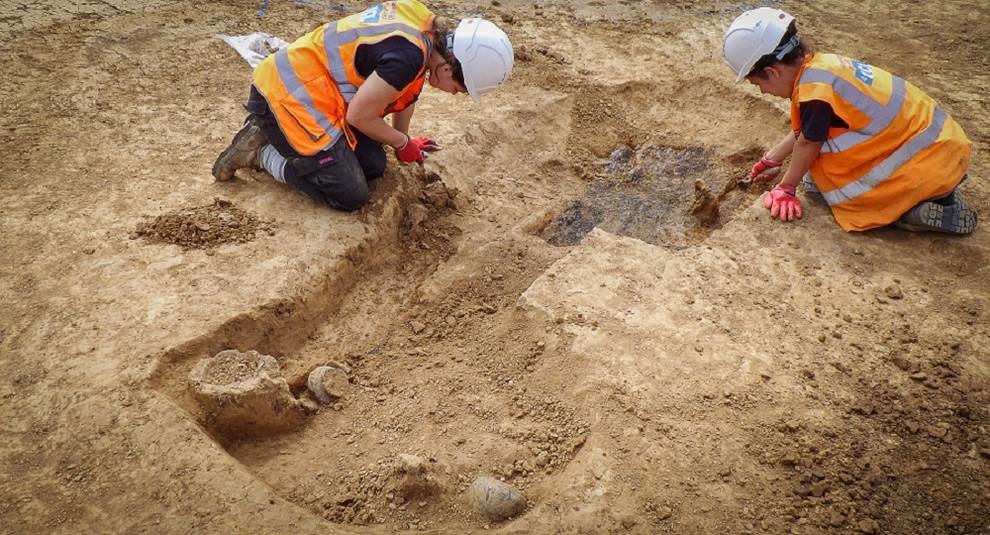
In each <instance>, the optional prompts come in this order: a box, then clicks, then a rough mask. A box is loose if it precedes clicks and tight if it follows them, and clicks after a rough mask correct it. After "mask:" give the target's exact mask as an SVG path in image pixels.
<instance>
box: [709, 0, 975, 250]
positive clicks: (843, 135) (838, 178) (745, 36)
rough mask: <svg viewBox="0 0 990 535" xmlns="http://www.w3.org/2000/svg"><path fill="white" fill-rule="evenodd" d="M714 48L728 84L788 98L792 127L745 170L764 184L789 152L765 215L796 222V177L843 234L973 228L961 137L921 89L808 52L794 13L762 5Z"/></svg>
mask: <svg viewBox="0 0 990 535" xmlns="http://www.w3.org/2000/svg"><path fill="white" fill-rule="evenodd" d="M722 52H723V55H724V58H725V62H726V63H727V64H728V65H729V67H731V68H732V71H733V73H734V74H735V75H736V81H737V82H738V81H741V80H743V79H746V80H747V81H749V82H750V83H752V84H753V85H756V86H757V87H759V88H760V91H762V92H763V93H766V94H770V95H774V96H777V97H781V98H789V99H790V100H791V131H790V132H788V133H787V135H785V136H784V138H783V139H782V140H781V141H780V142H779V143H778V144H777V145H775V146H774V147H772V148H771V149H770V150H769V151H767V152H766V154H764V156H763V157H762V158H760V160H759V161H758V162H757V163H756V164H755V165H754V166H753V168H752V170H751V172H750V177H751V178H752V179H754V180H757V181H768V180H773V179H774V177H775V175H776V174H778V173H779V172H780V170H781V169H782V167H783V166H782V162H783V161H784V159H785V158H787V157H790V164H789V165H788V166H787V168H786V170H784V171H783V175H782V178H781V179H780V181H779V183H778V184H777V185H776V186H775V187H774V188H773V189H772V190H771V191H769V192H768V193H767V194H766V196H765V197H764V206H765V207H766V208H767V209H768V210H770V215H771V217H774V218H777V219H780V220H781V221H793V220H794V219H800V218H801V216H802V210H801V201H800V200H799V199H798V197H797V196H796V194H795V189H796V187H797V185H798V183H799V182H803V184H804V187H805V193H806V194H807V196H808V197H809V198H813V199H816V200H819V201H822V202H825V203H826V204H827V205H828V206H829V208H830V209H831V211H832V215H833V216H834V217H835V220H836V222H837V223H838V224H839V226H841V227H842V228H843V230H846V231H863V230H868V229H872V228H877V227H882V226H885V225H891V224H893V225H896V226H898V227H900V228H904V229H907V230H912V231H934V232H944V233H949V234H969V233H971V232H973V230H974V229H975V228H976V225H977V214H976V211H975V210H973V208H972V207H971V206H970V205H969V204H967V203H966V201H964V200H963V198H962V194H961V193H960V192H959V191H958V189H957V188H958V186H959V184H961V183H962V182H963V180H965V179H966V177H967V171H968V168H969V162H970V157H971V146H970V141H969V139H967V138H966V134H965V133H964V132H963V131H962V128H961V127H960V126H959V124H958V123H956V121H954V120H953V119H952V118H951V117H950V116H949V115H948V114H947V113H946V112H945V111H944V110H943V109H942V108H941V106H939V104H938V103H937V102H936V101H935V100H933V99H932V98H931V97H929V96H928V95H926V94H925V93H924V92H922V91H921V90H920V89H918V88H917V87H915V86H914V85H912V84H911V83H909V82H906V81H904V80H903V79H901V78H899V77H897V76H894V75H892V74H890V73H889V72H887V71H885V70H883V69H880V68H877V67H875V66H873V65H869V64H867V63H864V62H862V61H858V60H854V59H850V58H846V57H843V56H839V55H836V54H824V53H816V52H814V51H812V50H811V49H810V48H809V47H808V46H807V44H805V43H803V42H802V41H801V39H800V37H799V36H798V33H797V24H796V21H795V20H794V17H793V16H791V15H790V14H788V13H786V12H784V11H781V10H779V9H774V8H769V7H763V8H758V9H753V10H750V11H747V12H745V13H743V14H742V15H740V16H739V17H737V18H736V19H735V20H734V21H733V22H732V24H731V25H730V26H729V28H728V29H727V30H726V32H725V35H724V38H723V42H722Z"/></svg>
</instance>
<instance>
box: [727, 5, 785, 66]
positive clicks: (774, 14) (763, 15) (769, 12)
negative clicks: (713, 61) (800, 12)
mask: <svg viewBox="0 0 990 535" xmlns="http://www.w3.org/2000/svg"><path fill="white" fill-rule="evenodd" d="M793 20H794V17H793V16H791V15H790V14H788V13H787V12H785V11H782V10H780V9H774V8H772V7H761V8H757V9H751V10H749V11H747V12H745V13H743V14H742V15H739V16H738V17H736V20H734V21H732V24H731V25H729V29H728V30H725V36H724V37H722V55H723V56H724V57H725V62H726V63H728V64H729V67H732V71H733V72H735V73H736V81H737V82H738V81H740V80H742V79H743V78H745V77H746V75H747V74H749V71H751V70H753V66H754V65H756V62H758V61H759V60H760V58H762V57H763V56H765V55H767V54H770V53H772V52H776V53H777V59H781V58H783V57H784V55H786V54H787V53H788V52H790V51H791V50H793V49H794V47H795V46H797V44H798V41H797V39H796V38H795V39H793V40H791V41H789V42H788V43H785V44H784V46H783V47H781V49H780V50H778V49H777V45H780V44H781V43H780V40H781V39H782V38H783V37H784V34H785V33H787V27H788V26H790V24H791V21H793Z"/></svg>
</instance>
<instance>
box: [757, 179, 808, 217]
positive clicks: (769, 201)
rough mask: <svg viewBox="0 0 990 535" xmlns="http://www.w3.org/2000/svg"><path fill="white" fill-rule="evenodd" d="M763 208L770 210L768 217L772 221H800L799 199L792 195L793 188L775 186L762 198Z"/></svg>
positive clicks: (781, 185)
mask: <svg viewBox="0 0 990 535" xmlns="http://www.w3.org/2000/svg"><path fill="white" fill-rule="evenodd" d="M763 207H764V208H766V209H767V210H770V217H772V218H774V219H779V220H781V221H794V220H795V219H801V199H798V198H797V197H796V196H795V195H794V186H787V185H784V184H777V186H776V187H775V188H773V189H772V190H770V191H768V192H767V194H766V195H765V196H764V197H763Z"/></svg>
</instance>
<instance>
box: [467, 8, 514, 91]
mask: <svg viewBox="0 0 990 535" xmlns="http://www.w3.org/2000/svg"><path fill="white" fill-rule="evenodd" d="M452 51H453V53H454V57H455V58H457V61H458V62H459V63H460V64H461V72H463V73H464V87H466V88H467V91H468V94H469V95H471V98H473V99H474V101H475V102H478V101H479V100H481V95H483V94H485V93H487V92H489V91H491V90H492V89H495V88H496V87H498V86H499V85H501V84H502V83H504V82H505V81H506V80H508V79H509V73H511V72H512V43H510V42H509V36H507V35H505V32H503V31H502V30H500V29H499V28H498V26H496V25H494V24H492V23H491V22H489V21H487V20H484V19H463V20H462V21H461V22H460V24H458V25H457V29H456V30H454V44H453V48H452Z"/></svg>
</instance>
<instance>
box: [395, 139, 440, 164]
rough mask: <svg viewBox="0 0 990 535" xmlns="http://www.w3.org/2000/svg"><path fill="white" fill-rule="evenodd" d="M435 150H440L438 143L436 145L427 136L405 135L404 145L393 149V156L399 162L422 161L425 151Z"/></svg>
mask: <svg viewBox="0 0 990 535" xmlns="http://www.w3.org/2000/svg"><path fill="white" fill-rule="evenodd" d="M435 150H440V145H437V143H436V142H435V141H433V140H432V139H430V138H428V137H409V136H408V135H407V136H406V143H405V145H403V146H401V147H398V148H397V149H395V157H396V158H398V159H399V161H400V162H405V163H415V162H422V161H423V157H424V156H425V152H426V151H429V152H432V151H435Z"/></svg>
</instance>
